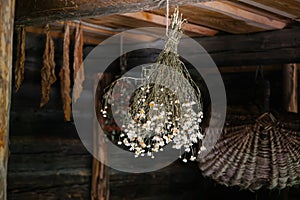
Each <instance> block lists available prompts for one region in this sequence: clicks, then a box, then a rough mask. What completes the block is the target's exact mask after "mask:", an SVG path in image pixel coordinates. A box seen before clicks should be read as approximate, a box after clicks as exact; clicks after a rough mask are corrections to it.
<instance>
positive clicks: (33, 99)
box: [8, 35, 300, 200]
mask: <svg viewBox="0 0 300 200" xmlns="http://www.w3.org/2000/svg"><path fill="white" fill-rule="evenodd" d="M44 40H45V38H44V36H36V35H29V36H28V37H27V51H26V55H27V57H26V63H25V80H24V84H23V85H22V86H21V88H20V91H19V92H18V93H14V94H13V101H12V114H11V123H10V128H11V143H10V149H11V156H10V159H9V172H8V199H10V200H19V199H28V200H31V199H32V200H33V199H34V200H39V199H41V200H55V199H78V200H79V199H83V200H86V199H90V192H91V185H90V183H91V173H92V166H91V164H92V157H91V155H90V154H89V153H88V152H87V151H86V150H85V148H84V147H83V145H82V143H81V142H80V140H79V139H78V136H77V133H76V129H75V126H74V124H73V123H66V122H64V120H63V113H62V111H61V106H62V105H61V100H60V91H59V84H57V83H56V84H54V87H53V89H52V91H51V100H50V102H49V104H48V105H46V107H45V108H43V109H40V108H39V101H40V69H41V64H42V61H41V58H42V53H43V48H44ZM55 46H56V63H57V66H58V68H57V70H56V71H57V73H58V72H59V68H60V66H61V64H62V62H61V57H60V56H61V55H62V52H61V50H62V41H61V40H55ZM148 53H149V52H148ZM153 55H154V54H153ZM138 56H139V57H138ZM143 60H145V61H152V62H153V61H154V58H153V57H151V56H150V57H149V55H148V56H147V57H144V56H143V54H141V55H133V56H132V59H131V61H130V62H129V63H128V64H129V65H130V64H133V63H135V64H139V62H142V61H143ZM274 68H275V70H274V69H272V70H270V71H265V74H264V75H265V78H266V79H269V80H270V81H271V87H272V88H271V91H272V92H271V99H273V100H274V101H272V103H271V105H272V107H276V106H277V107H278V106H280V104H281V100H280V98H278V97H281V96H282V95H281V93H282V90H281V89H280V87H281V86H280V85H281V81H282V73H281V70H280V68H276V67H274ZM251 69H252V70H249V71H248V72H239V73H228V72H226V73H223V74H222V76H223V79H224V82H225V86H226V92H227V96H228V102H229V105H231V106H232V105H235V107H238V109H239V111H240V110H241V109H240V107H242V108H243V109H244V108H247V109H248V110H251V109H252V108H255V104H261V101H262V100H261V99H260V98H258V97H259V94H258V93H257V88H256V89H255V81H254V80H255V69H256V68H255V67H254V68H251ZM276 69H277V70H276ZM246 71H247V70H246ZM231 106H230V107H231ZM232 110H234V109H232ZM252 110H253V109H252ZM244 113H245V112H244ZM110 194H111V195H110V199H111V200H129V199H130V200H131V199H135V200H154V199H155V200H181V199H187V200H189V199H190V200H192V199H204V200H208V199H224V197H226V198H233V197H237V198H238V199H244V200H254V199H257V197H261V196H262V195H259V194H265V196H267V198H269V199H272V200H273V199H278V200H280V199H284V195H288V196H289V198H288V199H290V200H296V199H299V198H300V196H299V189H296V188H292V189H290V190H289V191H286V192H282V191H281V192H279V191H273V192H270V191H264V190H261V191H259V192H258V193H252V192H250V191H240V190H239V188H227V187H225V186H220V185H218V184H216V183H215V182H213V181H211V180H209V179H208V178H204V177H202V175H201V172H200V171H199V169H198V167H197V164H196V163H189V164H183V163H182V162H181V161H177V162H175V163H174V164H172V165H170V166H168V167H166V168H164V169H161V170H158V171H155V172H151V173H144V174H129V173H123V172H119V171H116V170H112V169H111V170H110ZM258 199H259V198H258ZM262 199H263V198H262ZM264 199H266V198H264Z"/></svg>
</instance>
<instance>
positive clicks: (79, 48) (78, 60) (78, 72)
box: [73, 24, 85, 102]
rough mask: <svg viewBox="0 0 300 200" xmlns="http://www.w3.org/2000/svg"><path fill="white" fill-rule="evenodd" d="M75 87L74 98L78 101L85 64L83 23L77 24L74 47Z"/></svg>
mask: <svg viewBox="0 0 300 200" xmlns="http://www.w3.org/2000/svg"><path fill="white" fill-rule="evenodd" d="M73 69H74V87H73V98H74V102H76V101H77V100H78V99H79V97H80V94H81V92H82V84H83V81H84V79H85V78H84V66H83V30H82V27H81V24H77V25H76V33H75V47H74V64H73Z"/></svg>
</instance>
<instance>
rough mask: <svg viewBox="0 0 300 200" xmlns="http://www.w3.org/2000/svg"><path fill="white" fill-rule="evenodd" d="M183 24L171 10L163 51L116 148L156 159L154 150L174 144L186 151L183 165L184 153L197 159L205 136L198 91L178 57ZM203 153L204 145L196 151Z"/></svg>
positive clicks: (136, 94)
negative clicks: (197, 146)
mask: <svg viewBox="0 0 300 200" xmlns="http://www.w3.org/2000/svg"><path fill="white" fill-rule="evenodd" d="M185 22H186V20H184V19H182V15H180V14H179V11H178V9H175V12H174V13H173V15H172V17H171V24H170V28H169V30H168V32H167V39H166V43H165V46H164V49H163V50H162V52H161V53H160V55H159V57H158V60H157V62H156V63H154V64H151V66H150V69H149V72H148V73H147V75H146V76H145V77H143V80H142V84H141V85H140V87H139V88H138V89H137V90H136V91H135V92H134V94H133V96H132V97H131V98H130V104H129V109H128V112H127V113H126V115H127V116H124V117H123V119H125V120H123V124H122V131H121V134H120V137H119V139H118V144H119V145H123V146H125V147H127V148H128V149H129V150H130V151H133V152H135V156H136V157H138V156H144V155H148V156H151V157H152V158H154V154H155V153H156V152H159V151H163V148H164V147H165V145H167V144H169V143H171V142H172V143H173V144H172V147H173V148H175V149H179V150H183V151H184V152H186V153H185V156H184V158H183V161H184V162H186V161H187V159H188V157H187V155H188V154H189V155H191V156H189V159H190V160H192V161H193V160H195V159H196V156H197V153H196V150H195V149H196V148H194V146H195V144H197V143H199V142H200V141H201V140H202V139H203V137H204V135H203V134H202V132H201V127H200V124H201V121H202V118H203V112H202V101H201V92H200V89H199V88H198V86H197V85H196V83H195V82H194V81H193V79H192V78H191V76H190V74H189V72H188V70H187V68H186V66H185V65H184V63H183V62H182V61H181V60H180V58H179V55H178V53H177V47H178V43H179V41H180V39H181V37H182V34H183V30H182V25H183V24H184V23H185ZM120 81H122V80H121V79H118V80H116V81H115V82H114V83H113V84H112V85H111V86H110V87H109V89H108V91H107V92H106V93H105V95H104V99H105V101H104V105H103V106H104V107H103V109H102V110H101V112H102V116H103V117H106V116H107V112H108V109H109V107H110V103H111V102H114V100H115V99H114V98H115V97H114V95H113V91H112V90H113V87H114V86H115V85H117V84H118V83H120ZM203 149H205V148H204V147H203V146H202V147H201V148H200V149H199V152H198V153H200V151H201V150H203Z"/></svg>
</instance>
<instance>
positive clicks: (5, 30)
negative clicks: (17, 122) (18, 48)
mask: <svg viewBox="0 0 300 200" xmlns="http://www.w3.org/2000/svg"><path fill="white" fill-rule="evenodd" d="M14 7H15V1H14V0H2V1H0V18H1V22H0V199H1V200H6V199H7V192H6V188H7V182H6V180H7V160H8V140H9V139H8V138H9V115H10V104H11V103H10V100H11V84H12V82H11V80H12V48H13V27H14Z"/></svg>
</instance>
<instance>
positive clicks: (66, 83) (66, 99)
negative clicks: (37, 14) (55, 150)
mask: <svg viewBox="0 0 300 200" xmlns="http://www.w3.org/2000/svg"><path fill="white" fill-rule="evenodd" d="M64 29H65V33H64V48H63V66H62V68H61V70H60V72H59V77H60V87H61V98H62V102H63V110H64V117H65V120H66V121H70V120H71V96H70V91H71V90H70V85H71V82H70V62H69V53H70V27H69V23H68V22H66V23H65V26H64Z"/></svg>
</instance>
